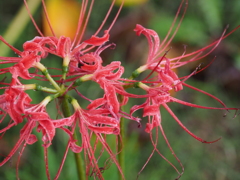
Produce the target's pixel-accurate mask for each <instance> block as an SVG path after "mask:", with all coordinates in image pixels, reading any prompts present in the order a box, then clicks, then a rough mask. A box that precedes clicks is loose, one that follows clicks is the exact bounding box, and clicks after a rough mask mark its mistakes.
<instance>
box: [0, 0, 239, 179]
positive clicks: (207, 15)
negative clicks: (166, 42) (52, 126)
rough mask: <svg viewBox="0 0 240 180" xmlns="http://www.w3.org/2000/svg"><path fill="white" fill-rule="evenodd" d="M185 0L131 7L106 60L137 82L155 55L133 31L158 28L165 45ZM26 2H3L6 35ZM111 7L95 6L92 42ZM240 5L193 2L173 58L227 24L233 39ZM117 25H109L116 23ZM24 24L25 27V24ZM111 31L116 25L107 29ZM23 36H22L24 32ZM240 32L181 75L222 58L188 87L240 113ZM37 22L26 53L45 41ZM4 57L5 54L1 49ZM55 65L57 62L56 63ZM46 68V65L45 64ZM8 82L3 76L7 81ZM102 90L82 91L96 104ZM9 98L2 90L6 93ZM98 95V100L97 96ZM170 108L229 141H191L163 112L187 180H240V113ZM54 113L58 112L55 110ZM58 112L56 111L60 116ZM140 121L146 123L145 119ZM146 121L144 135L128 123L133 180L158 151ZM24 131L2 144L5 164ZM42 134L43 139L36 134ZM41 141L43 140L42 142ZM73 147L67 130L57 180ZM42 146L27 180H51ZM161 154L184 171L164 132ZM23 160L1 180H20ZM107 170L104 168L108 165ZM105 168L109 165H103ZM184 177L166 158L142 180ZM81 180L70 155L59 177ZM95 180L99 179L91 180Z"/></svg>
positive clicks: (26, 167)
mask: <svg viewBox="0 0 240 180" xmlns="http://www.w3.org/2000/svg"><path fill="white" fill-rule="evenodd" d="M180 2H181V1H180V0H171V1H167V0H149V1H148V2H146V3H145V4H140V5H134V6H127V7H126V6H125V7H124V8H123V10H122V12H121V14H120V17H119V18H118V20H117V22H116V23H115V26H114V27H113V29H112V31H111V33H110V34H111V38H110V42H113V43H116V45H117V46H116V48H115V49H114V50H112V49H107V50H105V51H104V52H103V53H102V58H103V59H104V63H105V64H107V63H109V62H111V61H122V64H123V66H125V74H124V77H129V76H130V74H131V72H132V71H133V70H134V69H136V68H137V67H139V66H140V65H142V64H143V63H144V60H145V59H146V56H147V53H148V45H147V41H146V38H145V37H143V36H141V37H138V36H136V35H135V32H133V29H134V28H135V25H136V24H141V25H143V26H145V27H147V28H150V29H154V30H155V31H157V33H158V34H159V36H160V38H161V40H162V39H163V38H164V37H165V35H166V34H167V32H168V30H169V27H170V25H171V23H172V21H173V19H174V16H175V13H176V11H177V9H178V6H179V4H180ZM22 4H23V3H22V1H20V0H2V1H0V35H4V32H5V31H6V29H7V27H8V26H9V25H10V23H11V21H12V20H13V18H14V17H15V16H16V12H17V11H18V10H19V8H20V6H21V5H22ZM109 4H110V0H108V1H107V0H105V1H104V2H102V1H101V2H100V1H97V2H96V3H95V6H94V9H93V12H92V14H91V18H90V21H89V26H88V29H87V32H86V36H89V35H91V34H92V33H94V32H95V30H96V29H97V28H98V26H99V24H100V23H101V21H102V19H103V17H104V16H105V14H106V11H107V10H108V7H109ZM117 8H118V7H117V6H116V7H114V10H113V13H112V14H111V16H110V19H111V18H113V16H114V15H115V12H116V11H117ZM239 9H240V1H239V0H231V1H225V0H195V1H191V0H190V1H189V6H188V9H187V13H186V16H185V18H184V20H183V22H182V25H181V27H180V29H179V31H178V33H177V35H176V36H175V38H174V40H173V42H172V44H171V47H172V49H171V51H170V52H169V54H168V56H169V57H176V56H180V55H181V54H182V53H183V51H184V46H183V44H184V45H187V52H191V51H194V50H197V49H200V48H201V47H204V46H206V45H208V44H210V43H211V42H213V41H214V40H216V39H217V38H219V37H220V36H221V34H222V32H223V30H224V29H225V27H226V26H227V25H229V29H228V32H229V31H230V30H231V29H233V28H235V27H236V26H237V25H239V24H240V19H239V17H240V11H239ZM41 15H42V9H41V8H40V6H39V7H38V8H37V11H36V13H35V14H34V18H35V19H36V21H37V23H38V25H39V27H40V28H42V21H41V19H42V16H41ZM110 22H111V21H110V20H109V22H108V23H110ZM20 23H21V22H20ZM106 27H108V26H106ZM16 31H18V29H16ZM239 34H240V31H239V30H237V31H236V32H234V33H233V34H232V35H231V36H229V37H228V38H226V39H224V40H223V41H222V42H221V44H220V45H219V46H218V48H217V49H216V50H214V52H212V53H211V54H210V55H209V56H207V57H206V58H204V59H202V60H200V61H198V62H195V63H192V64H188V65H186V66H184V67H181V68H180V69H179V70H178V72H177V73H178V75H179V76H185V75H188V74H190V73H191V72H192V71H193V70H195V68H196V67H197V66H198V65H199V64H200V63H203V65H202V66H203V67H204V66H206V65H207V64H208V63H209V62H210V61H211V60H212V59H213V58H214V57H215V56H216V60H215V61H214V62H213V63H212V65H211V66H210V67H208V68H207V69H206V70H204V71H202V72H201V73H199V74H197V75H195V76H193V77H191V78H190V79H189V80H188V81H187V82H186V83H188V84H190V85H192V86H194V87H197V88H200V89H202V90H205V91H207V92H209V93H211V94H213V95H215V96H216V97H218V98H220V99H221V100H223V102H224V103H226V105H227V106H228V107H239V106H240V101H239V100H240V97H239V92H240V44H239V41H240V36H239ZM37 35H38V34H37V32H36V30H35V29H34V27H33V25H32V23H28V24H27V26H26V28H25V29H24V33H22V34H21V35H20V37H19V38H18V39H17V41H16V43H14V44H13V45H14V46H15V47H16V48H18V49H20V50H22V44H23V43H24V42H25V41H27V40H31V39H33V38H34V37H35V36H37ZM0 53H2V52H1V49H0ZM8 56H14V53H11V52H10V53H8ZM50 59H51V60H52V61H50ZM54 60H55V59H54V57H49V61H48V62H50V63H51V64H50V66H51V67H57V66H59V64H58V63H59V61H54ZM44 63H45V62H44ZM2 78H3V76H1V79H2ZM95 91H96V88H95V86H94V85H92V84H88V85H86V86H84V87H82V88H81V92H82V93H83V94H84V95H86V96H87V97H91V99H94V98H96V97H97V96H100V95H101V93H102V91H101V90H100V91H99V93H98V92H95ZM2 93H3V91H2V90H1V94H2ZM31 93H32V94H30V95H31V96H32V97H34V98H35V101H34V103H38V102H40V101H41V100H42V99H43V97H45V95H44V94H42V93H37V92H31ZM93 95H94V97H93ZM174 96H176V97H177V98H179V99H181V100H184V101H188V102H191V103H195V104H198V105H203V106H204V105H205V106H217V107H220V106H219V104H218V103H217V102H216V101H214V100H213V99H211V98H210V97H207V96H205V95H203V94H201V93H199V92H196V91H193V90H191V89H189V88H186V87H185V88H184V90H183V91H181V92H179V93H177V94H174ZM141 102H143V101H142V100H131V101H130V102H129V104H128V105H127V106H126V107H125V109H130V107H131V106H132V105H133V104H140V103H141ZM169 106H170V107H171V109H172V110H173V112H175V113H176V115H177V116H178V117H179V119H180V120H181V121H182V122H183V123H184V125H186V127H188V128H189V130H190V131H192V132H193V133H195V134H196V135H198V136H200V137H202V138H203V139H205V140H208V141H211V140H214V139H217V138H219V137H222V139H221V140H220V141H218V142H216V143H213V144H202V143H201V142H198V141H197V140H195V139H193V138H192V137H191V136H190V135H188V134H187V133H186V132H185V131H184V130H183V129H181V127H179V126H178V124H177V123H176V122H175V121H174V119H173V118H172V117H171V116H170V115H169V114H168V113H167V112H166V111H165V110H164V109H162V111H161V113H162V125H163V128H164V130H165V133H166V135H167V137H168V139H169V142H170V143H171V145H172V147H173V149H174V151H175V153H176V154H177V156H178V157H179V159H180V160H181V162H182V163H183V165H184V167H185V172H184V174H183V176H182V177H181V179H182V180H192V179H194V180H235V179H240V154H239V153H238V152H239V150H240V143H239V137H240V130H239V128H240V121H239V116H237V117H236V118H233V117H234V113H235V112H230V113H227V116H226V117H223V116H224V114H225V113H226V112H225V111H220V110H203V109H197V108H191V107H186V106H183V105H180V104H177V103H169ZM48 108H49V109H51V108H52V107H48ZM54 112H55V111H52V110H51V113H52V116H53V117H54ZM138 113H139V114H137V113H136V114H135V115H136V116H137V115H138V116H141V112H138ZM145 123H146V119H143V121H142V125H143V126H142V128H138V124H137V123H135V122H130V121H129V120H126V123H125V125H126V128H127V135H126V143H125V145H124V148H125V150H126V157H125V158H126V179H127V180H132V179H136V177H137V174H138V171H139V170H140V169H141V167H142V166H143V165H144V164H145V162H146V160H147V158H148V156H149V155H150V153H151V151H152V149H153V147H152V144H151V142H150V139H149V134H147V133H145V131H144V128H145ZM6 124H7V121H5V123H4V122H3V124H1V125H0V129H2V128H3V127H5V126H6ZM20 128H21V125H19V126H18V127H14V128H12V129H11V130H10V131H9V132H7V133H6V134H5V135H4V137H3V138H1V139H0V154H1V156H0V159H1V160H3V159H4V155H7V154H8V152H9V151H10V150H11V148H12V147H13V145H14V142H16V141H17V139H18V134H19V129H20ZM36 134H37V133H36ZM39 138H40V136H39ZM109 141H113V146H114V141H115V137H114V136H110V137H109ZM66 142H67V136H65V134H63V132H62V131H58V132H57V136H56V138H55V139H54V141H53V145H52V148H49V166H50V167H49V168H50V172H51V175H52V177H53V176H54V174H55V173H56V172H57V168H58V166H59V164H60V162H61V160H62V156H63V152H64V149H65V145H66ZM41 145H42V142H41V139H39V141H38V142H37V143H35V144H34V145H31V146H27V148H26V149H25V152H24V154H23V156H22V158H21V163H20V169H19V174H20V178H21V179H23V180H28V179H41V180H42V179H43V180H44V179H46V175H45V166H44V159H43V149H42V148H41ZM158 149H159V150H160V152H161V153H162V154H163V155H164V156H165V157H166V158H167V159H169V160H170V161H171V162H172V163H173V164H175V165H176V166H177V167H178V168H179V170H180V167H179V165H178V163H177V162H176V160H175V159H174V158H173V156H172V155H171V152H170V150H169V149H168V147H167V145H166V143H165V142H164V140H163V138H162V137H161V135H160V133H159V143H158ZM17 155H18V153H16V155H14V157H13V158H12V159H11V161H10V162H8V163H6V164H5V165H4V166H2V167H0V180H12V179H16V174H15V166H16V161H17ZM100 163H102V166H104V162H100ZM100 166H101V165H100ZM103 175H104V177H105V179H107V180H110V179H117V172H116V168H115V167H114V166H113V165H112V166H110V167H109V168H108V169H106V170H105V171H104V173H103ZM176 177H177V173H176V172H175V170H174V169H173V168H172V167H171V166H170V165H169V164H168V163H167V162H166V161H165V160H164V159H162V158H161V157H160V156H159V155H157V154H154V155H153V157H152V159H151V160H150V162H149V163H148V165H147V167H146V168H145V169H144V170H143V171H142V173H141V175H140V176H139V180H143V179H149V180H155V179H156V180H158V179H160V180H172V179H174V178H176ZM59 179H60V180H65V179H77V176H76V170H75V161H74V159H73V153H72V152H69V154H68V158H67V160H66V163H65V165H64V168H63V171H62V173H61V176H60V178H59ZM89 179H93V177H90V178H89Z"/></svg>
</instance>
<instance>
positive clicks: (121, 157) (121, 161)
mask: <svg viewBox="0 0 240 180" xmlns="http://www.w3.org/2000/svg"><path fill="white" fill-rule="evenodd" d="M118 99H119V100H120V102H122V100H123V96H122V95H119V96H118ZM121 110H122V111H124V108H123V106H121ZM124 144H125V124H124V118H123V117H121V119H120V136H118V152H119V151H121V152H120V153H119V154H118V161H119V165H120V167H121V169H122V172H123V174H125V150H124V147H123V145H124ZM118 175H119V180H124V177H122V175H121V173H120V172H119V173H118Z"/></svg>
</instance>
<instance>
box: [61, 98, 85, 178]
mask: <svg viewBox="0 0 240 180" xmlns="http://www.w3.org/2000/svg"><path fill="white" fill-rule="evenodd" d="M62 111H63V115H64V117H69V116H71V111H70V107H69V102H68V97H67V96H64V97H63V100H62ZM73 137H74V139H75V140H77V134H76V132H74V134H73ZM77 142H78V141H77ZM77 142H76V144H77ZM74 156H75V163H76V167H77V173H78V179H79V180H85V179H86V177H85V171H84V162H83V159H82V157H81V155H80V153H74Z"/></svg>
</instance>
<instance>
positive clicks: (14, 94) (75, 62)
mask: <svg viewBox="0 0 240 180" xmlns="http://www.w3.org/2000/svg"><path fill="white" fill-rule="evenodd" d="M23 2H24V3H25V6H26V8H27V11H28V12H29V16H30V18H31V20H32V22H33V24H34V26H35V28H36V29H37V31H38V33H39V35H40V36H37V37H35V38H33V39H32V40H30V41H27V42H25V43H24V44H23V51H20V50H18V49H16V48H14V47H13V46H11V45H10V44H8V43H7V42H6V40H5V39H4V38H3V37H1V36H0V40H1V41H2V42H3V43H5V44H6V45H7V46H8V47H9V48H10V49H12V50H13V51H14V52H15V53H16V54H17V55H18V57H0V59H1V62H0V64H7V65H8V67H6V68H1V69H0V72H1V74H6V76H7V75H8V76H10V77H11V79H12V80H11V83H6V82H0V84H2V85H5V87H3V88H4V89H6V90H5V92H4V93H3V94H2V95H0V108H1V112H2V113H1V122H2V121H3V120H5V119H7V118H5V117H6V116H7V115H9V116H10V123H9V124H8V125H7V127H5V128H3V129H1V130H0V133H2V134H4V133H6V132H7V131H8V130H9V129H11V127H13V126H16V125H18V124H20V123H24V127H23V128H22V130H21V132H20V138H19V140H18V142H17V143H16V144H15V146H14V147H13V149H12V150H11V151H10V153H9V155H8V156H7V158H5V159H4V160H3V161H2V162H0V165H1V166H2V165H3V164H5V163H6V162H7V161H9V160H10V158H11V157H12V156H13V154H14V153H15V152H16V151H17V150H18V149H19V148H20V146H21V145H23V148H22V150H20V154H19V159H18V164H19V162H20V158H21V155H22V152H23V151H24V149H25V147H26V145H27V144H33V143H35V142H36V141H37V138H36V136H35V135H33V134H32V130H33V128H35V127H37V131H38V132H42V141H43V148H44V153H45V155H44V157H45V159H44V160H45V164H46V174H47V178H48V179H50V173H49V169H48V156H47V154H48V148H49V147H50V146H51V143H52V140H53V138H54V137H55V132H56V129H61V130H63V132H65V133H67V134H68V136H69V141H68V144H67V148H66V152H65V154H64V157H63V160H62V163H61V164H60V167H59V171H58V172H57V174H56V177H55V179H58V177H59V175H60V172H61V169H62V167H63V164H64V161H65V159H66V154H67V152H68V150H69V149H70V150H72V151H73V152H75V153H79V152H81V151H82V150H84V152H85V159H86V162H89V164H87V174H90V171H91V169H92V168H94V169H99V167H98V162H97V161H98V160H97V159H96V158H95V151H96V149H95V148H94V147H95V145H94V146H93V147H92V145H91V144H90V139H91V138H92V134H93V133H95V134H96V136H97V137H98V138H97V140H96V144H97V143H98V142H100V143H101V144H102V145H103V148H104V149H105V150H106V151H107V152H108V153H109V155H110V157H111V159H112V160H113V162H115V163H116V165H117V167H118V169H119V171H120V172H121V168H120V166H119V164H118V162H117V160H116V154H115V153H114V152H112V150H111V149H110V147H109V146H108V144H107V142H106V139H105V135H107V134H114V135H118V134H119V132H120V128H119V123H120V120H119V115H118V114H119V111H120V106H121V105H119V104H120V102H118V101H117V96H116V91H115V85H113V83H111V82H110V81H111V80H115V82H116V83H118V84H120V82H117V78H118V77H119V76H121V75H122V72H123V67H121V66H120V64H119V63H117V65H114V63H113V64H112V65H111V69H110V70H108V68H109V67H108V66H107V67H103V66H102V59H101V57H100V53H101V52H102V51H103V50H105V49H106V48H108V47H110V46H112V44H110V45H106V44H105V43H106V42H107V41H109V36H110V35H109V31H110V30H111V29H112V26H113V24H114V23H115V21H116V19H117V17H118V15H119V13H120V11H121V8H122V5H121V6H120V7H119V10H118V11H117V13H116V15H115V17H114V19H113V20H112V23H111V24H110V26H109V27H108V28H107V29H105V30H104V32H103V35H102V36H100V35H99V33H100V31H102V30H103V25H104V24H105V22H106V20H107V19H108V18H109V15H110V13H111V11H112V8H113V5H114V1H113V2H112V3H111V5H110V7H109V10H108V12H107V14H106V16H105V18H104V19H103V22H102V24H101V25H100V27H99V28H98V29H97V31H96V32H95V33H94V34H93V35H92V36H91V37H90V38H89V39H86V40H82V39H83V35H84V32H85V30H86V26H87V23H88V20H89V16H90V14H91V11H92V6H93V4H94V1H92V2H91V3H89V2H88V1H82V5H81V9H80V14H79V21H78V27H77V29H76V34H75V37H74V38H73V40H72V41H71V39H70V38H69V37H65V36H60V37H56V35H55V33H54V30H53V28H52V27H51V23H50V21H48V22H49V26H50V29H51V31H52V36H47V37H46V36H44V35H43V33H42V32H41V31H40V29H39V28H38V26H37V24H36V22H35V20H34V19H33V17H32V15H31V13H30V11H29V8H28V4H27V1H26V0H23ZM122 4H123V3H122ZM42 5H43V8H44V10H45V15H46V17H47V19H48V13H47V11H46V7H45V2H44V0H42ZM94 49H96V50H94ZM49 54H53V55H56V56H59V57H61V58H62V59H63V63H62V70H59V69H56V68H55V69H56V71H61V73H62V75H55V76H52V75H51V74H50V73H49V72H48V69H49V67H45V66H44V65H43V64H42V61H43V59H45V58H47V57H48V55H49ZM102 68H105V71H107V70H108V71H109V73H108V74H106V73H105V76H104V75H101V73H103V72H105V71H103V70H102V71H101V69H102ZM117 68H119V72H120V73H119V72H117V73H115V74H114V75H112V74H111V72H110V71H114V70H115V69H117ZM30 69H35V71H31V73H30V71H29V70H30ZM39 71H40V72H42V75H40V74H39ZM84 75H85V76H86V75H89V76H90V77H91V76H92V77H94V78H93V79H91V80H93V81H96V82H97V83H99V85H100V87H102V88H103V89H104V90H105V91H106V93H107V95H105V96H104V98H103V100H104V102H107V103H102V104H100V105H99V104H98V107H94V105H93V103H91V104H90V105H89V108H90V109H89V110H83V109H82V108H80V106H79V105H76V104H78V103H72V105H73V106H74V107H76V108H75V109H74V110H75V111H74V112H73V113H72V114H67V115H64V116H67V117H63V118H60V119H51V118H50V116H49V114H48V112H47V108H46V106H47V105H48V104H49V102H50V101H52V100H55V99H57V98H60V99H61V98H65V99H72V97H69V95H68V91H70V90H72V89H74V90H76V87H73V88H72V85H73V84H76V83H75V81H76V80H77V79H79V78H81V77H82V79H83V78H84ZM69 76H70V77H69ZM104 78H105V80H107V81H106V82H104ZM114 78H115V79H114ZM7 79H8V78H5V79H4V81H6V80H7ZM22 79H25V80H30V79H31V80H34V81H35V82H36V84H23V83H22ZM41 81H49V82H50V84H51V87H42V86H41V85H40V84H41ZM69 83H71V85H69ZM118 89H120V90H121V91H123V88H122V87H120V85H118ZM29 90H38V91H43V92H45V93H50V94H52V95H50V96H47V97H45V99H44V100H43V101H42V102H41V103H39V104H32V103H31V101H32V100H31V98H30V97H29V95H28V93H27V91H29ZM76 91H77V90H76ZM77 92H78V91H77ZM109 93H110V95H112V96H113V98H112V97H111V96H109ZM125 99H126V98H125ZM89 101H90V100H89ZM73 102H75V101H73ZM90 102H92V101H90ZM94 102H96V101H94ZM125 102H126V101H125ZM67 103H69V102H67ZM99 106H101V107H99ZM56 107H57V108H58V107H59V106H58V105H57V106H56ZM63 110H64V109H63ZM99 113H102V115H100V114H99ZM76 124H79V128H80V131H79V132H80V134H81V136H82V142H83V144H82V146H79V145H77V144H76V141H77V140H76V139H75V138H74V137H73V134H74V133H76V132H75V127H76ZM102 134H103V135H102ZM1 137H2V136H1ZM17 169H18V167H17ZM96 174H98V175H97V176H99V178H100V179H103V177H102V175H101V172H100V171H99V172H98V173H96ZM121 174H122V176H124V175H123V173H122V172H121ZM17 177H18V170H17ZM18 178H19V177H18Z"/></svg>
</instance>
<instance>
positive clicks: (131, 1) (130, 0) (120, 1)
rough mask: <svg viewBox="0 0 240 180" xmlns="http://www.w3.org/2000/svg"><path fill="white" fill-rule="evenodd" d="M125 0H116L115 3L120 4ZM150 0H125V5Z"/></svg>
mask: <svg viewBox="0 0 240 180" xmlns="http://www.w3.org/2000/svg"><path fill="white" fill-rule="evenodd" d="M122 1H123V0H116V2H115V4H117V5H120V4H121V3H122ZM147 1H148V0H125V1H124V6H136V5H140V4H143V3H145V2H147Z"/></svg>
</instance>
